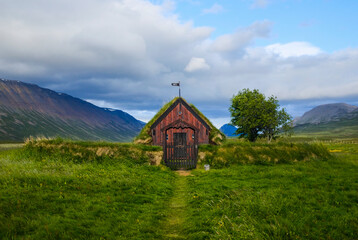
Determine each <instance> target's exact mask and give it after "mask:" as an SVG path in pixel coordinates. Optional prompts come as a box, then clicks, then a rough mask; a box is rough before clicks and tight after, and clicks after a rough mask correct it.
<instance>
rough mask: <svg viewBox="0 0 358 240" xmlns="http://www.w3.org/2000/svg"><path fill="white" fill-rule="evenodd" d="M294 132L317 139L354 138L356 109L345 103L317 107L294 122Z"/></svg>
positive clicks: (357, 130) (357, 132)
mask: <svg viewBox="0 0 358 240" xmlns="http://www.w3.org/2000/svg"><path fill="white" fill-rule="evenodd" d="M294 132H295V133H296V134H304V135H307V136H312V137H318V138H327V137H336V138H356V137H358V107H356V106H353V105H349V104H345V103H334V104H325V105H320V106H317V107H315V108H313V109H312V110H310V111H308V112H306V113H305V114H304V115H303V116H302V117H300V118H298V119H296V120H295V121H294Z"/></svg>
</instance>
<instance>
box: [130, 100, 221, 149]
mask: <svg viewBox="0 0 358 240" xmlns="http://www.w3.org/2000/svg"><path fill="white" fill-rule="evenodd" d="M178 99H179V97H175V98H174V99H172V100H171V101H169V102H168V103H166V104H165V105H164V106H163V107H162V108H161V109H160V110H159V111H158V112H157V114H155V116H154V117H153V118H152V119H151V120H150V121H149V122H148V123H147V124H146V125H145V126H144V127H143V128H142V130H141V132H140V133H139V135H138V136H137V137H136V138H135V139H134V143H143V144H150V143H152V137H151V135H150V128H151V126H152V125H153V123H154V122H155V121H157V119H158V118H159V117H160V116H161V115H162V114H163V113H164V112H165V111H166V110H167V109H168V108H169V107H170V106H171V105H172V104H174V103H175V101H176V100H178ZM182 99H183V100H184V101H185V99H184V98H182ZM185 102H186V101H185ZM188 105H189V106H190V107H191V108H192V109H193V110H194V111H195V112H196V113H197V114H198V115H199V116H200V117H201V118H202V119H203V120H204V121H205V122H206V123H207V124H208V125H209V126H210V128H211V130H210V135H209V141H210V143H212V144H216V145H220V144H221V143H222V142H223V141H224V140H225V139H226V136H225V134H223V133H222V132H221V131H220V130H219V129H217V128H216V127H215V126H214V125H213V124H212V123H211V122H210V121H209V119H208V118H207V117H205V116H204V114H203V113H201V112H200V111H199V110H198V109H197V108H196V107H195V106H194V105H193V104H189V103H188Z"/></svg>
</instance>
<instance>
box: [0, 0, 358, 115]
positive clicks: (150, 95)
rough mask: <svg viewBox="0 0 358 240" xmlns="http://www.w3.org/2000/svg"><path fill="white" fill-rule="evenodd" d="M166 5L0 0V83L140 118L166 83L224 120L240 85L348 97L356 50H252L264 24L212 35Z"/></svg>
mask: <svg viewBox="0 0 358 240" xmlns="http://www.w3.org/2000/svg"><path fill="white" fill-rule="evenodd" d="M19 5H21V6H22V7H21V8H19V7H18V6H19ZM172 8H173V5H170V4H169V5H154V4H152V3H150V2H149V1H143V0H122V1H117V0H106V1H97V0H77V1H70V0H52V1H43V0H33V1H31V2H30V1H21V0H12V1H3V2H2V7H1V8H0V36H1V41H0V52H1V54H0V72H1V74H2V76H0V77H2V78H8V79H15V80H22V81H25V82H32V83H36V84H39V85H40V86H42V87H48V88H51V89H53V90H57V91H60V92H65V93H68V94H71V95H73V96H75V97H80V98H83V99H96V100H91V101H92V102H93V103H96V104H97V105H100V106H103V107H114V108H118V109H122V110H126V111H128V112H130V113H133V114H136V115H134V116H136V117H138V118H139V119H142V120H147V119H148V117H149V116H150V114H152V113H153V112H155V111H157V110H158V109H159V108H160V107H161V106H162V104H163V102H166V101H169V100H170V99H171V98H173V97H174V96H176V95H177V89H175V88H172V87H171V86H170V83H171V82H176V81H181V84H182V94H183V97H185V98H186V99H187V100H188V101H189V102H192V103H194V104H195V105H197V106H198V108H199V109H200V110H201V111H202V112H203V113H204V114H208V113H209V114H208V115H210V116H214V118H220V117H227V112H228V111H227V109H228V106H229V104H230V98H231V97H232V96H233V94H236V93H237V92H238V91H239V90H241V89H243V88H251V89H253V88H257V89H259V90H260V91H261V92H263V93H265V94H266V95H272V94H273V95H276V96H277V97H278V98H279V100H285V101H296V100H300V101H303V100H309V99H320V98H327V99H328V98H329V99H338V98H344V97H347V96H350V97H351V98H355V99H356V98H357V97H358V72H357V66H358V49H345V50H342V51H337V52H334V53H324V52H322V51H321V50H320V48H319V47H317V46H314V45H312V44H311V43H308V42H291V43H280V44H274V45H270V46H266V47H255V46H254V43H255V40H256V39H258V38H267V37H269V36H270V33H271V30H272V23H271V22H269V21H260V22H254V23H253V24H251V25H249V26H246V27H241V28H240V29H238V30H237V31H235V32H233V33H231V34H226V35H222V36H219V37H217V38H216V39H212V38H211V36H210V34H211V32H212V31H213V29H212V28H210V27H195V26H194V23H191V22H182V21H180V20H179V19H180V18H179V17H178V16H176V15H175V14H174V11H173V10H172ZM193 56H195V57H193ZM188 72H191V73H195V74H187V73H188ZM101 101H102V102H101ZM219 110H220V113H217V112H218V111H219ZM214 113H217V115H215V114H214ZM225 114H226V115H225ZM224 115H225V116H224ZM218 122H219V121H218Z"/></svg>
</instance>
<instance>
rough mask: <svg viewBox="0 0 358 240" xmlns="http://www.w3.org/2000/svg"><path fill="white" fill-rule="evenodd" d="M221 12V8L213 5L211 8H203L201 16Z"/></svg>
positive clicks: (222, 9)
mask: <svg viewBox="0 0 358 240" xmlns="http://www.w3.org/2000/svg"><path fill="white" fill-rule="evenodd" d="M222 11H224V8H223V6H221V5H219V4H217V3H215V4H214V5H213V6H211V7H210V8H205V9H203V11H202V13H203V14H217V13H221V12H222Z"/></svg>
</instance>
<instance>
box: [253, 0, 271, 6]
mask: <svg viewBox="0 0 358 240" xmlns="http://www.w3.org/2000/svg"><path fill="white" fill-rule="evenodd" d="M269 3H270V1H269V0H253V2H252V4H251V8H265V7H267V5H269Z"/></svg>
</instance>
